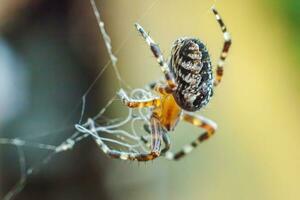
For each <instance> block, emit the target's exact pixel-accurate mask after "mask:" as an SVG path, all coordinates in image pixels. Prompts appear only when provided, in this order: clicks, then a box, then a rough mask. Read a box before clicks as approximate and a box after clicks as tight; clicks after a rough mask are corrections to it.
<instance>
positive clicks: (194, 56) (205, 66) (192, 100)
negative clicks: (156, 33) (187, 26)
mask: <svg viewBox="0 0 300 200" xmlns="http://www.w3.org/2000/svg"><path fill="white" fill-rule="evenodd" d="M170 69H171V71H172V73H173V74H174V77H175V79H176V83H177V85H178V87H177V90H176V91H175V92H174V94H173V96H174V98H175V100H176V102H177V103H178V105H179V106H180V107H181V108H182V109H184V110H187V111H197V110H199V109H200V108H202V107H203V106H205V105H206V104H207V103H208V102H209V100H210V98H211V96H212V94H213V74H212V67H211V62H210V57H209V54H208V51H207V48H206V46H205V45H204V44H203V43H202V42H201V41H200V40H198V39H196V38H179V39H177V40H176V41H175V42H174V45H173V48H172V51H171V58H170Z"/></svg>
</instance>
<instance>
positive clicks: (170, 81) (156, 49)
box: [135, 23, 177, 91]
mask: <svg viewBox="0 0 300 200" xmlns="http://www.w3.org/2000/svg"><path fill="white" fill-rule="evenodd" d="M135 27H136V29H137V30H138V31H139V33H140V34H141V35H142V37H143V38H144V40H145V41H146V43H147V44H148V45H149V47H150V49H151V51H152V53H153V55H154V57H155V58H156V60H157V62H158V64H159V66H160V68H161V70H162V72H163V73H164V76H165V78H166V80H167V84H168V87H169V89H168V90H170V91H174V90H175V89H176V87H177V84H176V82H175V79H174V76H173V74H172V73H171V72H170V69H169V67H168V64H167V63H166V61H165V59H164V56H163V54H162V52H161V50H160V48H159V46H158V44H156V43H155V42H154V40H153V39H152V38H151V37H150V36H149V35H148V34H147V33H146V31H145V30H144V29H143V27H142V26H141V25H139V24H138V23H135Z"/></svg>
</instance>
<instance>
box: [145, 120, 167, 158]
mask: <svg viewBox="0 0 300 200" xmlns="http://www.w3.org/2000/svg"><path fill="white" fill-rule="evenodd" d="M144 130H145V131H146V132H147V133H149V134H151V130H150V126H149V124H144ZM162 140H163V142H164V144H165V146H164V148H163V149H162V150H161V155H165V153H166V152H167V151H169V149H170V147H171V140H170V137H169V135H168V133H167V132H166V131H164V132H163V134H162ZM141 141H142V142H143V143H144V144H145V145H148V144H149V141H148V140H147V139H146V138H145V137H143V136H141Z"/></svg>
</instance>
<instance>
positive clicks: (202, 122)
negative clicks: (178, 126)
mask: <svg viewBox="0 0 300 200" xmlns="http://www.w3.org/2000/svg"><path fill="white" fill-rule="evenodd" d="M182 119H183V120H185V121H187V122H189V123H191V124H192V125H194V126H197V127H200V128H203V129H204V130H205V132H203V133H201V134H200V136H199V137H198V138H197V139H196V140H195V141H193V142H192V143H190V144H188V145H186V146H184V147H183V149H182V150H180V151H178V152H177V153H172V152H167V153H166V158H167V159H169V160H179V159H181V158H182V157H183V156H185V155H186V154H188V153H190V152H191V151H192V150H193V149H194V148H196V147H197V146H198V145H199V144H200V143H202V142H204V141H205V140H207V139H209V138H210V137H211V136H212V135H213V134H214V132H215V131H216V129H217V124H216V123H215V122H213V121H211V120H210V119H207V118H205V117H203V116H199V115H196V114H192V113H184V114H183V116H182Z"/></svg>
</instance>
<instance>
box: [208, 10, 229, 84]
mask: <svg viewBox="0 0 300 200" xmlns="http://www.w3.org/2000/svg"><path fill="white" fill-rule="evenodd" d="M212 12H213V13H214V14H215V16H216V19H217V21H218V23H219V25H220V27H221V30H222V32H223V37H224V41H225V42H224V45H223V49H222V52H221V55H220V58H219V61H218V63H217V69H216V79H215V81H214V86H217V85H219V83H220V82H221V79H222V77H223V67H224V62H225V59H226V57H227V54H228V51H229V48H230V46H231V36H230V34H229V32H228V31H227V28H226V26H225V24H224V22H223V20H222V18H221V17H220V15H219V13H218V11H217V10H216V9H215V8H214V7H212Z"/></svg>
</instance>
